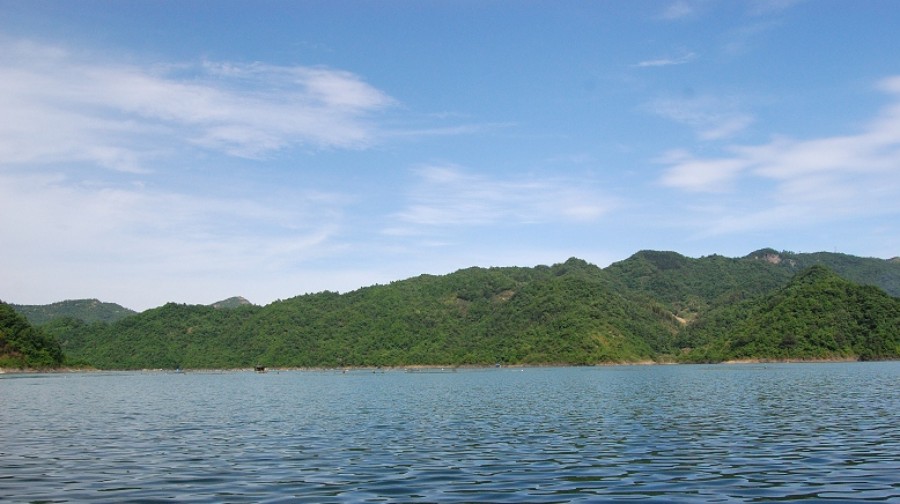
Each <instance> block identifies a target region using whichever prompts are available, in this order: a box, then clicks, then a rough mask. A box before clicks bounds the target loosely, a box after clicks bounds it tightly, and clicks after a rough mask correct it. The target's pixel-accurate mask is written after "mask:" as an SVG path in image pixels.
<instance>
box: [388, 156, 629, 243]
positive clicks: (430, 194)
mask: <svg viewBox="0 0 900 504" xmlns="http://www.w3.org/2000/svg"><path fill="white" fill-rule="evenodd" d="M416 173H417V175H418V177H419V182H418V184H417V185H416V187H415V188H414V190H413V191H412V193H411V195H410V198H409V203H408V206H407V208H406V209H405V210H404V211H402V212H400V213H399V214H398V215H397V217H398V219H399V221H400V222H401V223H402V225H401V226H398V227H395V228H393V229H392V231H391V233H393V234H397V235H400V234H410V233H412V232H411V231H410V230H409V226H415V227H417V228H418V227H447V226H487V225H496V224H509V225H523V224H539V223H547V222H554V221H562V222H591V221H595V220H597V219H599V218H601V217H602V216H604V215H605V214H607V213H608V212H609V211H610V210H611V209H612V208H614V207H615V206H616V202H615V200H614V199H613V198H611V197H607V196H605V195H603V194H602V193H600V191H598V190H596V189H592V188H591V187H590V186H589V185H585V184H584V183H583V181H577V180H566V179H555V178H552V179H537V178H524V177H523V178H516V179H499V178H495V177H491V176H488V175H482V174H476V173H471V172H467V171H465V170H463V169H462V168H460V167H458V166H452V165H450V166H446V165H444V166H437V165H436V166H426V167H423V168H420V169H418V170H416Z"/></svg>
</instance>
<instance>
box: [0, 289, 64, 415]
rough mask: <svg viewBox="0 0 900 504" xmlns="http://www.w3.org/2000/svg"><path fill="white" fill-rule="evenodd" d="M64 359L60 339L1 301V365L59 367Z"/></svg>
mask: <svg viewBox="0 0 900 504" xmlns="http://www.w3.org/2000/svg"><path fill="white" fill-rule="evenodd" d="M62 363H63V352H62V349H61V348H60V345H59V341H58V340H57V339H56V338H54V337H52V336H48V335H47V334H45V333H44V332H43V331H41V330H40V329H36V328H34V327H33V326H32V325H31V324H30V323H28V320H27V319H25V317H23V316H22V315H20V314H19V313H17V312H16V311H15V310H13V308H12V307H11V306H10V305H8V304H6V303H4V302H2V301H0V369H3V368H55V367H58V366H60V365H62ZM5 406H6V407H10V405H8V404H7V405H5Z"/></svg>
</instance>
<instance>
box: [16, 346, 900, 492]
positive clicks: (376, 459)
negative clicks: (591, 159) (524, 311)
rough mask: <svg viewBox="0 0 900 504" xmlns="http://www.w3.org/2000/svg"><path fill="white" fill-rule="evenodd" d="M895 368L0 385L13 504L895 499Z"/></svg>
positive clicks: (77, 379) (67, 378) (68, 380)
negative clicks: (15, 503)
mask: <svg viewBox="0 0 900 504" xmlns="http://www.w3.org/2000/svg"><path fill="white" fill-rule="evenodd" d="M898 385H900V363H860V364H819V365H770V366H664V367H622V368H576V369H528V370H525V371H521V370H515V371H513V370H505V369H501V370H472V371H464V372H454V373H450V372H447V373H402V372H387V373H370V372H351V373H347V374H338V373H327V372H283V373H269V374H266V375H257V374H250V373H223V374H207V373H196V374H194V373H187V374H164V373H143V374H142V373H123V374H108V373H97V374H73V375H62V376H61V375H35V376H28V377H22V376H19V377H17V378H16V379H6V378H0V400H2V404H4V405H9V404H14V405H16V407H14V408H9V407H4V408H2V409H0V429H2V431H0V432H2V433H3V434H2V435H3V438H2V444H0V496H2V497H3V498H4V499H8V500H10V501H12V502H81V501H92V502H124V501H127V502H161V501H167V500H171V499H175V500H178V501H183V502H540V503H550V502H597V501H610V500H612V501H630V500H640V501H651V502H653V501H657V502H697V501H702V502H771V501H780V500H790V501H793V500H817V501H823V500H824V501H828V500H832V501H873V502H900V477H898V474H900V387H898Z"/></svg>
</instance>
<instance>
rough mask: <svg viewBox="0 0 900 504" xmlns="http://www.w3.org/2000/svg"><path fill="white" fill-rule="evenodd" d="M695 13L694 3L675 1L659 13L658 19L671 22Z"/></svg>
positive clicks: (685, 0)
mask: <svg viewBox="0 0 900 504" xmlns="http://www.w3.org/2000/svg"><path fill="white" fill-rule="evenodd" d="M695 11H696V2H691V1H688V0H676V1H674V2H672V3H670V4H669V5H667V6H666V8H665V9H663V11H662V12H661V13H660V15H659V17H660V18H661V19H664V20H667V21H672V20H676V19H683V18H686V17H688V16H690V15H692V14H694V13H695Z"/></svg>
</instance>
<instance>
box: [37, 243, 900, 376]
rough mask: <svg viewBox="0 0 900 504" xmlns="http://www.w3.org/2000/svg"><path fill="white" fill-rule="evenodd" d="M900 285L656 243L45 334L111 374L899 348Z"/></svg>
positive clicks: (890, 270)
mask: <svg viewBox="0 0 900 504" xmlns="http://www.w3.org/2000/svg"><path fill="white" fill-rule="evenodd" d="M826 266H827V268H826ZM832 271H834V272H836V273H837V274H835V273H833V272H832ZM860 284H867V286H862V285H860ZM873 285H874V286H877V287H874V286H873ZM898 286H900V263H898V262H897V261H883V260H878V259H863V258H855V257H853V256H847V255H844V254H828V253H820V254H793V253H788V252H781V253H778V252H775V251H774V250H771V249H763V250H760V251H757V252H754V253H753V254H750V255H748V256H746V257H743V258H726V257H722V256H715V255H714V256H708V257H702V258H699V259H692V258H688V257H684V256H682V255H679V254H677V253H674V252H656V251H642V252H638V253H637V254H635V255H634V256H632V257H630V258H628V259H626V260H624V261H621V262H618V263H615V264H613V265H611V266H609V267H608V268H605V269H600V268H598V267H596V266H594V265H591V264H588V263H586V262H584V261H582V260H579V259H574V258H573V259H569V260H568V261H566V262H565V263H561V264H556V265H553V266H537V267H534V268H516V267H509V268H469V269H464V270H460V271H457V272H455V273H452V274H450V275H445V276H431V275H422V276H419V277H415V278H410V279H407V280H402V281H397V282H392V283H391V284H389V285H375V286H371V287H367V288H363V289H359V290H357V291H353V292H349V293H346V294H337V293H333V292H321V293H317V294H308V295H303V296H297V297H294V298H291V299H287V300H283V301H278V302H275V303H272V304H270V305H268V306H264V307H259V306H254V305H251V304H249V303H248V302H246V300H243V298H231V299H229V300H225V301H224V302H222V303H216V304H214V305H213V306H187V305H177V304H167V305H165V306H162V307H159V308H155V309H152V310H148V311H146V312H143V313H141V314H137V315H133V316H128V317H125V318H121V319H119V320H116V321H113V322H103V321H98V320H86V319H84V318H78V317H57V318H54V319H52V320H51V321H50V322H48V323H46V324H44V325H42V326H41V329H42V332H43V333H44V334H45V335H47V336H48V337H55V338H57V339H58V340H59V341H60V342H61V345H62V348H63V350H64V351H65V352H66V355H67V358H68V360H69V362H75V363H89V364H91V365H94V366H97V367H100V368H176V367H182V368H231V367H252V366H254V365H264V366H270V367H286V366H325V367H332V366H335V367H336V366H394V365H416V364H422V365H428V364H431V365H464V364H481V365H492V364H494V363H502V364H596V363H604V362H634V361H648V360H656V361H669V362H697V361H721V360H727V359H739V358H769V359H785V358H789V359H796V358H803V359H811V358H862V359H872V358H898V357H900V344H898V339H897V338H898V333H900V323H898V315H897V310H898V308H897V303H898V302H900V301H898V300H897V299H896V298H892V297H891V296H889V295H887V294H885V292H883V291H882V290H880V289H897V288H898ZM217 307H228V308H229V309H219V308H217Z"/></svg>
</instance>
